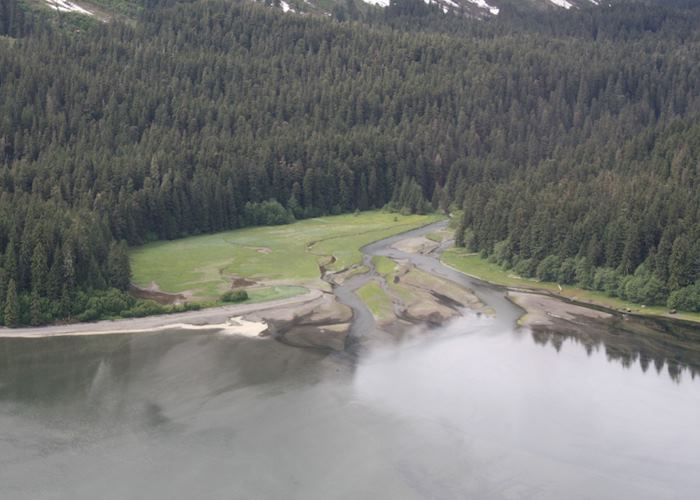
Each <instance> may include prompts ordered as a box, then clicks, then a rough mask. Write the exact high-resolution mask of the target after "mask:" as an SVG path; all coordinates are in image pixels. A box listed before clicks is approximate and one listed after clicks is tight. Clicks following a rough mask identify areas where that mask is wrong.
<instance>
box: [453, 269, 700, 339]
mask: <svg viewBox="0 0 700 500" xmlns="http://www.w3.org/2000/svg"><path fill="white" fill-rule="evenodd" d="M440 263H441V264H442V265H444V266H445V267H449V268H450V269H452V270H453V271H456V272H459V273H462V274H464V275H465V276H468V277H470V278H472V279H475V280H477V281H480V282H482V283H485V284H486V285H488V286H491V287H496V288H500V289H502V290H504V291H505V292H506V297H507V298H509V300H510V297H511V294H529V295H540V296H544V297H549V298H551V299H554V300H557V301H559V302H562V303H564V304H568V305H571V306H572V307H583V308H587V309H591V310H593V311H599V312H604V313H609V314H612V315H616V316H622V317H634V318H638V319H649V320H656V321H669V322H671V323H675V324H681V325H686V326H691V327H695V328H700V319H695V318H693V317H687V316H686V314H694V313H686V312H684V311H679V313H678V314H677V315H672V314H669V313H656V312H651V311H644V307H643V306H641V305H639V304H635V306H636V307H637V308H638V309H634V310H632V309H631V308H629V310H627V309H623V308H618V307H616V306H614V305H611V304H605V303H603V302H600V301H595V300H585V299H582V298H577V297H576V296H568V295H564V294H561V293H556V292H554V291H552V290H550V289H549V288H546V287H538V286H536V285H521V286H516V285H507V284H503V283H497V282H494V281H490V280H488V279H485V278H483V277H481V276H478V275H475V274H471V273H468V272H465V271H463V270H461V269H458V268H457V267H455V266H453V265H451V264H449V263H448V262H446V261H444V260H443V259H442V257H441V258H440ZM581 291H582V292H586V290H581ZM511 302H513V303H514V304H515V305H517V306H518V307H520V308H521V309H523V306H522V305H520V304H518V303H517V302H516V301H513V300H511ZM528 312H529V311H527V310H526V311H525V313H524V314H523V316H522V317H521V320H522V318H524V317H525V316H526V315H527V313H528ZM519 322H520V321H519Z"/></svg>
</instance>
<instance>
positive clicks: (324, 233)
mask: <svg viewBox="0 0 700 500" xmlns="http://www.w3.org/2000/svg"><path fill="white" fill-rule="evenodd" d="M439 219H440V217H439V216H437V215H409V216H404V215H398V214H393V213H386V212H380V211H373V212H362V213H359V214H347V215H338V216H331V217H319V218H315V219H307V220H303V221H299V222H295V223H293V224H288V225H283V226H268V227H252V228H246V229H237V230H233V231H226V232H222V233H216V234H208V235H202V236H193V237H189V238H183V239H180V240H174V241H166V242H155V243H150V244H147V245H143V246H140V247H135V248H132V249H131V251H130V257H131V267H132V272H133V279H132V281H133V282H134V284H136V285H137V286H141V287H147V286H149V285H151V284H152V283H156V284H157V285H158V287H159V288H160V290H162V291H164V292H170V293H185V292H187V293H190V294H191V295H192V300H199V301H211V300H216V299H217V298H218V297H219V295H220V294H221V293H223V292H224V291H226V290H228V289H230V288H231V283H232V280H233V279H234V278H236V277H237V278H245V279H248V280H252V281H255V282H257V283H258V286H257V287H253V288H252V289H250V290H249V294H250V295H251V299H253V300H270V299H276V298H281V297H283V296H290V295H294V294H297V293H300V291H303V288H300V287H304V286H313V287H317V288H323V287H324V286H326V285H325V283H324V282H322V281H321V280H320V271H319V265H320V264H322V265H324V266H325V267H326V268H327V269H332V270H340V269H345V268H347V267H350V266H351V265H353V264H360V263H361V261H362V254H361V252H360V248H361V247H362V246H364V245H366V244H368V243H371V242H373V241H377V240H380V239H383V238H386V237H389V236H392V235H395V234H398V233H401V232H403V231H408V230H410V229H414V228H416V227H420V226H423V225H425V224H429V223H431V222H434V221H436V220H439ZM290 287H292V288H290Z"/></svg>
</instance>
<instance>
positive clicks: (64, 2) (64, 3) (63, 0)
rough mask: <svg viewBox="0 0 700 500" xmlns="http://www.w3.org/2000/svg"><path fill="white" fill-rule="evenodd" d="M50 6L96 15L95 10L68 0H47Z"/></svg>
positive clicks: (59, 9) (61, 10)
mask: <svg viewBox="0 0 700 500" xmlns="http://www.w3.org/2000/svg"><path fill="white" fill-rule="evenodd" d="M46 3H47V4H49V7H51V8H53V9H56V10H58V11H60V12H75V13H76V14H84V15H86V16H94V15H95V14H94V13H93V12H90V11H89V10H87V9H84V8H82V7H81V6H80V5H78V4H74V3H73V2H70V1H68V0H46Z"/></svg>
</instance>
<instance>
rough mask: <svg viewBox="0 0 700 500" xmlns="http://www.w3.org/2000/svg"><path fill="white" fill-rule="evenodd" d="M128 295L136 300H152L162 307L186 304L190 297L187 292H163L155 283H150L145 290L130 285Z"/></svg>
mask: <svg viewBox="0 0 700 500" xmlns="http://www.w3.org/2000/svg"><path fill="white" fill-rule="evenodd" d="M129 293H131V295H133V296H134V297H136V298H137V299H147V300H153V301H154V302H158V303H159V304H163V305H171V304H182V303H183V302H187V300H188V299H189V298H191V296H192V294H191V293H189V292H184V293H168V292H164V291H162V290H161V289H160V288H159V287H158V285H157V284H156V283H155V282H151V284H150V285H149V286H148V287H145V288H143V287H138V286H136V285H131V287H130V288H129Z"/></svg>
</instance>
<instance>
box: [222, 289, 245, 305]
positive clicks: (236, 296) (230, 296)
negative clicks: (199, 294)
mask: <svg viewBox="0 0 700 500" xmlns="http://www.w3.org/2000/svg"><path fill="white" fill-rule="evenodd" d="M246 300H248V292H246V291H245V290H229V291H228V292H226V293H224V294H223V295H222V296H221V302H245V301H246Z"/></svg>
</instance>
